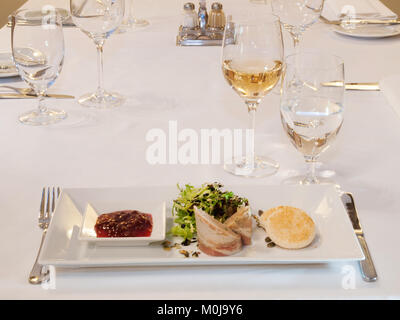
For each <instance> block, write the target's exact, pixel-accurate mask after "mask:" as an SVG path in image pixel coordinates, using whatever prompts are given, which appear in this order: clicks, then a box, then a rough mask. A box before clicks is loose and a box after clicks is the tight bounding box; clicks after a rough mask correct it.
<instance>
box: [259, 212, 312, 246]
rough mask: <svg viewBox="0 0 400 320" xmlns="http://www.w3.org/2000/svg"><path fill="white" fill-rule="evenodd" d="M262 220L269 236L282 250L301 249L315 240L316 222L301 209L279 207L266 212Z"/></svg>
mask: <svg viewBox="0 0 400 320" xmlns="http://www.w3.org/2000/svg"><path fill="white" fill-rule="evenodd" d="M260 220H261V223H262V224H263V226H264V227H265V230H266V232H267V235H268V236H269V237H270V238H271V240H272V241H273V242H275V243H276V244H277V245H278V246H280V247H282V248H286V249H300V248H304V247H306V246H308V245H309V244H310V243H311V242H312V241H313V240H314V237H315V224H314V221H313V220H312V219H311V217H310V216H309V215H308V214H307V213H306V212H304V211H303V210H301V209H298V208H294V207H290V206H279V207H276V208H272V209H270V210H267V211H265V212H264V213H263V214H262V216H261V218H260Z"/></svg>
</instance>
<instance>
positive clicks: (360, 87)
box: [322, 81, 380, 91]
mask: <svg viewBox="0 0 400 320" xmlns="http://www.w3.org/2000/svg"><path fill="white" fill-rule="evenodd" d="M322 86H324V87H342V86H343V82H341V81H330V82H324V83H322ZM344 88H345V89H346V90H357V91H379V90H380V87H379V82H348V83H345V84H344Z"/></svg>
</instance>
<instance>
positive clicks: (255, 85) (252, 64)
mask: <svg viewBox="0 0 400 320" xmlns="http://www.w3.org/2000/svg"><path fill="white" fill-rule="evenodd" d="M282 61H283V41H282V32H281V26H280V23H279V18H278V17H276V16H272V15H268V16H262V17H259V18H256V17H252V18H251V20H245V21H241V22H240V21H232V22H230V23H229V27H227V28H225V35H224V40H223V48H222V72H223V74H224V77H225V79H226V81H227V82H228V83H229V85H230V86H231V87H232V88H233V90H234V91H235V92H236V93H237V94H238V95H239V96H240V97H241V98H243V99H244V101H245V104H246V107H247V110H248V113H249V118H250V132H252V136H251V139H250V141H248V143H250V145H248V146H247V147H248V152H247V155H246V156H244V157H236V158H234V159H233V161H232V162H227V163H225V165H224V169H225V170H226V171H228V172H230V173H232V174H235V175H240V176H246V177H264V176H268V175H271V174H274V173H275V172H276V171H277V170H278V168H279V164H278V163H277V162H276V161H274V160H272V159H269V158H268V157H265V156H260V155H256V154H255V143H254V140H255V139H254V130H255V113H256V110H257V108H258V106H259V103H260V102H261V100H262V99H263V98H264V96H265V95H267V94H268V93H269V92H270V91H271V90H272V89H273V88H274V87H275V86H276V84H277V83H278V81H279V79H280V77H281V73H282V68H283V62H282Z"/></svg>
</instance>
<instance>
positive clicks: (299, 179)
mask: <svg viewBox="0 0 400 320" xmlns="http://www.w3.org/2000/svg"><path fill="white" fill-rule="evenodd" d="M282 183H283V184H289V185H311V184H322V185H326V184H334V185H336V183H335V181H333V180H332V179H329V178H324V177H320V176H318V177H315V179H309V178H308V177H307V176H305V175H301V176H294V177H289V178H287V179H285V180H283V181H282Z"/></svg>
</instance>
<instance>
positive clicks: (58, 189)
mask: <svg viewBox="0 0 400 320" xmlns="http://www.w3.org/2000/svg"><path fill="white" fill-rule="evenodd" d="M60 193H61V189H60V187H57V198H58V197H59V196H60Z"/></svg>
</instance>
